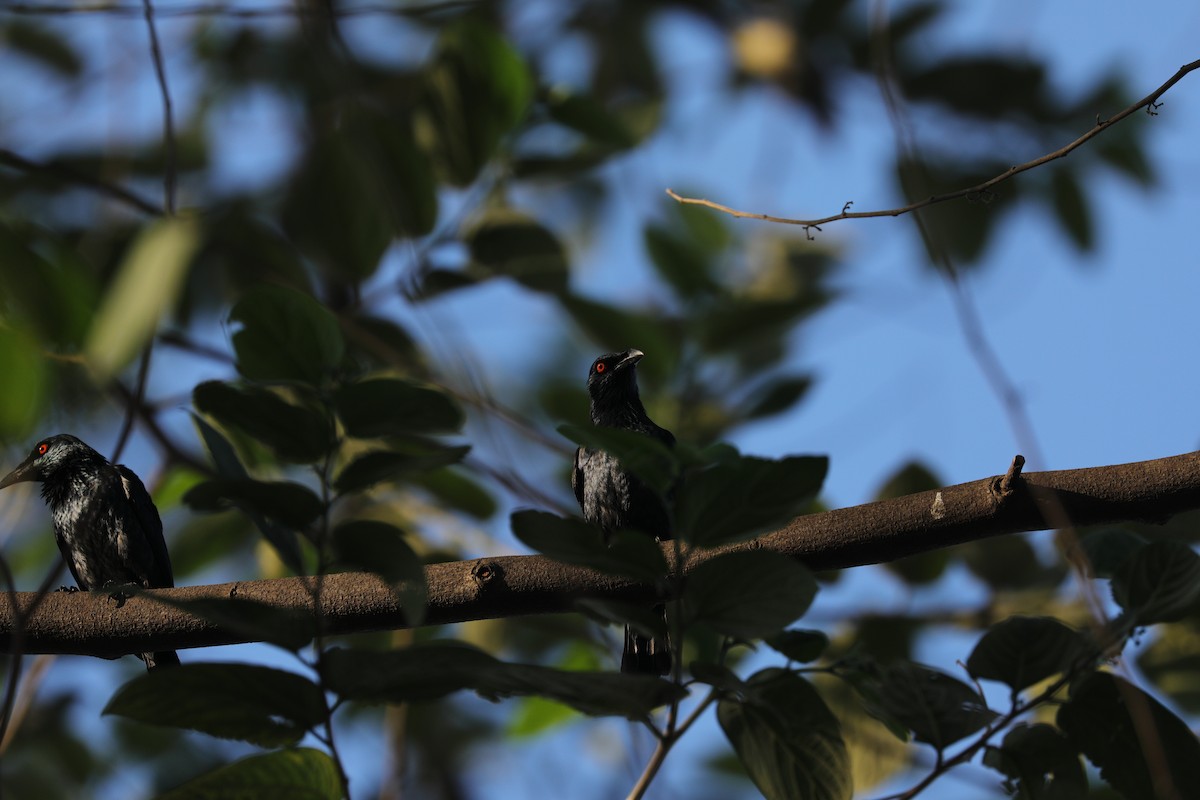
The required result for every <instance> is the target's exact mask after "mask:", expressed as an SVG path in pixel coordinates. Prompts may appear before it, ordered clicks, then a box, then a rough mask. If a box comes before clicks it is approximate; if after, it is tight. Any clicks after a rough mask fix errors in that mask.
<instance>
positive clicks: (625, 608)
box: [575, 597, 667, 637]
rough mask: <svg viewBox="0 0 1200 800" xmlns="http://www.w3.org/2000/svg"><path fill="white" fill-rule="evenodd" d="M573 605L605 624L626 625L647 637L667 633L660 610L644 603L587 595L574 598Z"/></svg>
mask: <svg viewBox="0 0 1200 800" xmlns="http://www.w3.org/2000/svg"><path fill="white" fill-rule="evenodd" d="M575 607H576V608H578V609H579V610H580V611H582V612H583V613H584V614H586V615H587V616H589V617H590V618H592V619H594V620H596V621H597V622H600V623H602V624H605V625H612V624H617V625H628V626H629V627H631V628H633V629H634V630H635V631H637V632H638V633H640V634H641V635H642V636H648V637H654V636H666V635H667V621H666V620H665V619H664V618H663V615H662V612H661V611H655V610H654V609H653V608H648V607H646V606H644V605H638V604H636V603H622V602H620V601H617V600H599V599H597V598H590V597H589V598H584V599H580V600H576V601H575Z"/></svg>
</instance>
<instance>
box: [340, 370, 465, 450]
mask: <svg viewBox="0 0 1200 800" xmlns="http://www.w3.org/2000/svg"><path fill="white" fill-rule="evenodd" d="M333 406H334V409H335V410H336V411H337V415H338V418H339V419H340V420H341V421H342V425H343V426H344V427H345V428H346V433H348V434H350V435H351V436H355V437H358V438H360V439H370V438H375V437H379V436H397V435H403V434H410V433H420V434H428V433H445V432H450V431H457V430H458V429H459V428H461V427H462V424H463V412H462V409H460V408H459V407H458V403H456V402H455V401H454V400H453V399H452V398H451V397H450V396H449V395H447V394H446V393H445V392H443V391H442V390H440V389H435V388H433V387H430V386H425V385H422V384H419V383H415V382H413V381H407V380H402V379H399V378H373V379H370V380H365V381H359V382H358V383H350V384H346V385H344V386H340V387H338V389H337V391H335V392H334V394H333Z"/></svg>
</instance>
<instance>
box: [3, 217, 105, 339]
mask: <svg viewBox="0 0 1200 800" xmlns="http://www.w3.org/2000/svg"><path fill="white" fill-rule="evenodd" d="M121 245H122V246H124V245H125V242H124V241H122V242H121ZM98 305H99V290H98V289H97V287H96V278H95V276H94V275H93V274H92V267H91V266H90V265H88V264H86V263H85V262H84V261H83V258H82V257H81V255H80V254H79V253H78V252H77V250H76V249H75V247H74V245H73V244H72V243H71V242H69V241H60V240H58V239H52V238H50V237H48V236H46V235H45V233H43V232H42V231H41V230H40V229H39V228H35V227H32V226H23V225H21V224H19V223H18V222H16V221H9V220H5V219H0V316H3V318H4V319H5V320H6V321H7V322H8V323H9V324H10V325H13V326H14V327H19V328H23V329H25V330H27V331H29V332H30V333H33V334H36V336H37V338H38V339H40V340H41V341H42V342H44V343H47V344H53V345H57V346H59V347H61V348H63V349H64V350H70V351H76V350H78V349H79V348H80V347H81V346H82V344H83V342H84V340H85V338H86V336H87V333H88V330H89V329H90V328H91V324H92V318H93V317H94V316H95V310H96V307H97V306H98Z"/></svg>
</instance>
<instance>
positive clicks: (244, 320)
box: [229, 286, 345, 385]
mask: <svg viewBox="0 0 1200 800" xmlns="http://www.w3.org/2000/svg"><path fill="white" fill-rule="evenodd" d="M229 320H230V321H231V322H240V323H241V324H242V329H241V330H240V331H238V332H236V333H235V334H233V349H234V350H235V351H236V353H237V368H238V372H240V373H241V374H242V375H243V376H244V377H246V378H249V379H251V380H259V381H268V382H270V381H301V382H304V383H310V384H313V385H320V384H322V383H324V381H325V380H326V379H327V378H328V377H329V375H330V374H331V373H332V372H333V370H334V369H336V368H337V366H338V364H339V363H340V362H341V360H342V353H343V351H344V348H345V343H344V342H343V340H342V332H341V330H340V329H339V328H338V322H337V319H336V318H335V317H334V316H333V314H331V313H330V312H329V310H328V309H326V308H325V307H324V306H323V305H321V304H320V303H318V302H317V301H316V300H314V299H313V298H312V297H310V296H309V295H306V294H304V293H303V292H298V291H296V290H295V289H288V288H285V287H282V286H261V287H258V288H255V289H251V290H250V291H248V292H246V293H245V294H243V295H242V298H241V299H240V300H239V301H238V302H237V305H235V306H234V307H233V310H232V311H230V312H229Z"/></svg>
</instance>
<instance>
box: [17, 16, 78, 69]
mask: <svg viewBox="0 0 1200 800" xmlns="http://www.w3.org/2000/svg"><path fill="white" fill-rule="evenodd" d="M0 43H3V44H5V45H7V46H8V47H10V48H12V50H13V52H17V53H20V54H22V55H25V56H29V57H30V58H32V59H34V60H36V61H38V62H39V63H41V64H42V65H43V66H46V67H49V68H50V69H52V70H54V71H55V72H57V73H59V74H60V75H63V76H66V77H68V78H75V77H78V76H79V75H80V73H82V72H83V61H82V60H81V59H80V58H79V55H78V54H77V53H76V52H75V50H74V48H72V47H71V44H70V42H69V40H68V39H66V38H65V37H60V36H59V35H58V33H57V32H56V31H54V30H53V29H51V28H49V27H47V26H45V25H38V24H35V23H32V22H26V21H24V20H19V19H17V20H9V21H6V22H5V23H4V24H3V25H0Z"/></svg>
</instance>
